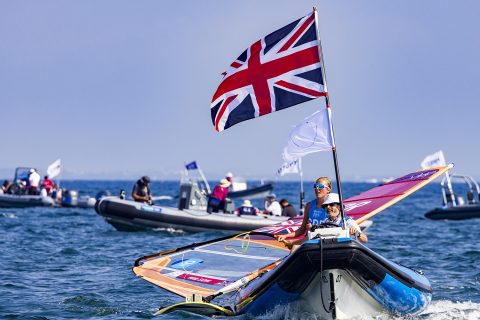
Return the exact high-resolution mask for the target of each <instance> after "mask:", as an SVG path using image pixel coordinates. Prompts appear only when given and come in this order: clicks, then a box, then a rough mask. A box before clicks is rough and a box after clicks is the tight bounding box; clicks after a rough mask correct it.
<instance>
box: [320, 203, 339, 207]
mask: <svg viewBox="0 0 480 320" xmlns="http://www.w3.org/2000/svg"><path fill="white" fill-rule="evenodd" d="M336 206H338V207H340V203H337V202H333V203H328V204H324V205H322V208H323V209H325V208H326V207H336Z"/></svg>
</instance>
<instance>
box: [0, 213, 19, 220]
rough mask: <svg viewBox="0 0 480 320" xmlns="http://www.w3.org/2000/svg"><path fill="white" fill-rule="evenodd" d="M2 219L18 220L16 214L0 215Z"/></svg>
mask: <svg viewBox="0 0 480 320" xmlns="http://www.w3.org/2000/svg"><path fill="white" fill-rule="evenodd" d="M0 218H7V219H17V218H18V217H17V216H16V215H15V214H14V213H0Z"/></svg>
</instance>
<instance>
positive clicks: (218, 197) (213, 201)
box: [207, 179, 230, 213]
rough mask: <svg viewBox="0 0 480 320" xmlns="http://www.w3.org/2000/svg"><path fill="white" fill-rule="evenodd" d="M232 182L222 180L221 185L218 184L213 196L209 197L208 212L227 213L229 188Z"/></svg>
mask: <svg viewBox="0 0 480 320" xmlns="http://www.w3.org/2000/svg"><path fill="white" fill-rule="evenodd" d="M229 186H230V182H229V181H228V180H227V179H222V180H220V184H217V185H216V186H215V188H213V191H212V194H210V196H209V197H208V204H207V212H208V213H212V212H218V211H219V210H223V211H225V207H226V204H227V197H228V187H229Z"/></svg>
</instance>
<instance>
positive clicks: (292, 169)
mask: <svg viewBox="0 0 480 320" xmlns="http://www.w3.org/2000/svg"><path fill="white" fill-rule="evenodd" d="M299 162H300V160H299V159H295V160H293V161H290V162H285V163H284V164H283V165H282V166H281V167H280V168H279V169H278V170H277V175H279V176H284V175H285V174H287V173H298V172H299V169H298V167H299Z"/></svg>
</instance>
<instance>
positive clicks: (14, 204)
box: [0, 194, 55, 208]
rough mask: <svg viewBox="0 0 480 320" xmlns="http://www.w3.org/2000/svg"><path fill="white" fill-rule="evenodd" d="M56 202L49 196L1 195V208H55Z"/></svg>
mask: <svg viewBox="0 0 480 320" xmlns="http://www.w3.org/2000/svg"><path fill="white" fill-rule="evenodd" d="M54 204H55V201H54V200H53V199H52V198H50V197H48V196H40V195H39V196H33V195H17V194H0V207H1V208H27V207H42V206H53V205H54Z"/></svg>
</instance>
